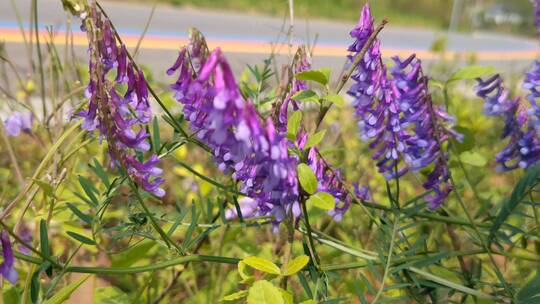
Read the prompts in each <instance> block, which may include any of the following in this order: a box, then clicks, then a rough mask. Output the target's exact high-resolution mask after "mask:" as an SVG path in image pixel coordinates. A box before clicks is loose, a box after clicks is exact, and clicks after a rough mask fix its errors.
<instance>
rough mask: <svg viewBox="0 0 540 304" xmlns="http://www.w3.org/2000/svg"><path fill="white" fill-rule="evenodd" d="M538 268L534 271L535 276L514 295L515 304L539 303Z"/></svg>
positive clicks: (539, 282)
mask: <svg viewBox="0 0 540 304" xmlns="http://www.w3.org/2000/svg"><path fill="white" fill-rule="evenodd" d="M538 286H540V268H538V270H536V275H535V276H534V277H533V278H532V279H531V280H530V281H529V282H528V283H527V284H525V286H523V287H521V289H520V290H519V291H518V293H517V294H516V304H538V303H540V288H538Z"/></svg>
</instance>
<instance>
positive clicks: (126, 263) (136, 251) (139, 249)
mask: <svg viewBox="0 0 540 304" xmlns="http://www.w3.org/2000/svg"><path fill="white" fill-rule="evenodd" d="M155 245H156V243H155V242H152V241H143V242H141V243H140V244H138V245H136V246H133V247H131V248H130V249H128V250H127V251H124V252H122V253H120V254H115V255H114V256H113V261H112V263H111V267H120V268H122V267H130V266H132V265H133V264H135V263H137V262H139V261H141V260H142V259H144V258H147V257H148V252H149V251H150V250H151V249H152V248H153V247H154V246H155Z"/></svg>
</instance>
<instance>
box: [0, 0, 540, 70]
mask: <svg viewBox="0 0 540 304" xmlns="http://www.w3.org/2000/svg"><path fill="white" fill-rule="evenodd" d="M12 2H15V3H16V5H17V9H18V11H19V13H20V15H21V17H22V19H23V23H24V26H26V27H28V26H29V25H28V19H29V18H28V16H29V12H30V3H31V1H30V0H24V1H21V0H0V40H4V41H6V42H7V50H8V54H9V56H10V57H11V58H12V59H13V60H14V61H15V63H17V64H19V65H24V63H25V60H24V56H22V55H21V54H23V52H24V48H23V46H22V44H21V42H20V40H21V37H20V33H19V32H18V30H17V29H18V25H17V22H16V20H17V19H16V15H15V14H14V11H13V6H12ZM103 6H104V7H105V9H106V10H107V12H108V14H109V15H110V17H111V19H112V21H113V23H114V24H115V25H116V27H117V28H118V29H119V31H120V32H121V35H122V36H123V37H126V38H125V40H126V41H128V43H127V44H128V46H133V45H135V44H136V41H137V38H138V36H139V35H140V34H141V32H142V31H143V27H144V25H145V23H146V20H147V19H148V16H149V14H150V11H151V7H150V6H149V5H145V4H140V3H128V2H110V1H106V2H103ZM354 9H358V11H360V7H358V8H354ZM38 12H39V23H40V28H42V29H45V27H46V26H51V25H52V26H53V28H54V29H55V30H57V31H59V33H61V32H62V31H63V30H65V20H66V13H65V12H64V10H63V9H62V5H61V2H60V0H39V1H38ZM284 19H285V18H272V17H265V16H256V15H250V14H242V13H231V12H220V11H206V10H205V11H202V10H196V9H192V8H178V7H171V6H167V5H159V6H158V7H157V9H156V11H155V14H154V18H153V19H152V21H151V24H150V27H149V30H148V33H147V35H146V38H145V40H144V43H143V45H142V49H141V52H140V56H139V59H140V61H141V62H142V63H143V64H146V65H148V66H151V67H152V68H153V69H154V70H155V71H156V72H159V71H165V69H166V68H167V67H168V66H169V65H170V64H171V63H172V62H173V61H174V59H175V55H176V53H177V49H178V48H179V46H180V45H182V44H183V43H184V42H185V39H186V37H187V30H188V28H189V27H191V26H194V27H197V28H199V29H200V30H201V31H202V32H203V33H204V34H205V35H206V37H207V39H208V41H209V43H210V46H211V47H215V46H222V48H223V50H224V51H225V52H226V53H227V54H228V57H229V60H230V61H231V63H232V65H233V68H234V69H235V70H236V71H239V70H240V69H241V68H242V67H243V66H244V65H245V64H246V63H250V64H253V63H257V62H260V61H261V60H262V59H264V58H266V57H267V56H268V55H267V54H268V52H269V50H270V49H271V47H270V43H271V42H274V43H275V42H279V43H284V42H286V40H287V38H286V37H285V35H284V32H285V31H286V30H287V29H288V26H289V25H288V20H284ZM75 22H76V20H75ZM295 23H296V24H295V30H294V42H295V43H296V44H301V43H307V42H310V43H313V41H314V39H315V37H316V41H317V43H316V49H315V56H316V57H315V59H314V64H315V66H334V67H336V66H339V67H341V66H342V64H343V60H344V55H345V54H346V52H345V49H346V47H347V45H348V44H350V42H351V39H350V38H349V36H348V33H349V31H350V29H351V28H352V27H353V26H354V24H353V23H338V22H330V21H323V20H301V19H296V20H295ZM75 29H76V27H75ZM441 34H443V33H438V32H436V31H432V30H424V29H410V28H401V27H399V28H398V27H393V26H392V25H391V20H390V25H389V26H387V28H385V29H384V31H383V33H382V34H381V36H380V38H381V40H382V45H383V54H384V56H385V57H387V58H388V57H391V56H393V55H396V54H397V55H400V56H406V55H407V54H410V53H413V52H415V53H417V54H418V56H419V57H420V58H421V59H423V60H424V61H430V60H433V59H435V58H436V57H435V56H434V54H432V53H430V52H429V49H430V46H431V44H432V42H433V41H434V39H435V38H436V37H438V35H441ZM444 34H446V33H444ZM59 36H61V35H59ZM80 36H81V37H82V36H83V35H82V34H81V35H80ZM447 37H448V44H447V46H448V50H449V56H450V57H453V56H456V55H457V56H459V55H460V54H461V56H464V57H466V56H469V55H470V54H472V53H474V54H475V57H476V58H478V60H479V61H480V62H482V63H485V64H494V65H496V66H498V67H500V68H502V69H505V70H508V71H520V70H522V69H524V68H526V67H527V66H529V64H530V62H531V60H533V59H534V58H539V57H540V56H539V55H540V49H539V47H538V42H537V41H534V40H528V39H523V38H517V37H511V36H504V35H498V34H487V33H476V34H456V33H451V34H448V36H447ZM280 51H281V54H282V55H283V56H286V54H287V47H286V46H283V47H281V48H280ZM77 52H78V53H79V54H81V56H84V54H85V47H84V41H83V40H81V42H80V43H79V44H78V45H77Z"/></svg>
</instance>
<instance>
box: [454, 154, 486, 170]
mask: <svg viewBox="0 0 540 304" xmlns="http://www.w3.org/2000/svg"><path fill="white" fill-rule="evenodd" d="M459 159H460V160H461V161H462V162H463V163H465V164H468V165H471V166H475V167H484V166H485V165H486V164H487V160H486V158H485V157H483V156H482V155H481V154H480V153H477V152H471V151H465V152H463V153H461V154H460V155H459Z"/></svg>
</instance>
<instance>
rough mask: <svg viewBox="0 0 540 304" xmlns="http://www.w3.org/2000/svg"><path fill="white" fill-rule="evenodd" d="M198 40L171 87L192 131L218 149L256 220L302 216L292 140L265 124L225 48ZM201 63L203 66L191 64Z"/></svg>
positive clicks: (179, 62) (182, 55)
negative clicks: (252, 205)
mask: <svg viewBox="0 0 540 304" xmlns="http://www.w3.org/2000/svg"><path fill="white" fill-rule="evenodd" d="M197 37H198V36H192V39H191V41H190V44H189V45H188V47H187V48H184V49H182V50H181V51H180V53H179V57H178V59H177V60H176V62H175V63H174V65H173V66H172V67H171V68H170V69H169V70H168V71H167V73H168V74H169V75H171V74H173V73H174V72H175V71H179V76H178V79H177V81H176V82H175V83H174V84H173V85H172V86H171V87H172V89H173V90H174V91H175V97H176V99H177V100H178V101H179V102H180V103H182V104H183V106H184V107H183V112H184V116H185V117H186V120H187V121H188V122H189V123H190V128H191V129H192V130H193V131H194V132H195V133H196V134H197V136H198V137H199V139H200V140H201V141H202V142H203V143H205V144H206V145H207V146H208V147H209V148H210V149H211V150H213V151H214V160H215V162H216V163H217V166H218V168H219V169H220V170H221V171H223V172H224V173H228V174H231V176H232V177H233V179H234V180H236V181H238V182H240V190H241V191H242V192H243V193H244V194H245V195H246V196H247V197H249V198H251V199H253V200H254V202H255V204H256V208H255V209H256V210H254V211H253V215H254V216H263V215H271V216H273V217H274V218H275V221H276V223H279V222H281V221H283V220H284V219H285V217H286V216H287V214H291V213H292V214H294V216H298V215H299V210H300V209H299V208H298V186H297V180H296V170H295V168H296V160H295V159H294V158H292V157H290V156H289V155H288V151H287V141H286V139H285V138H284V137H283V136H282V135H281V134H278V132H277V131H276V129H275V127H274V124H273V122H272V121H271V120H270V119H268V120H267V121H266V123H263V122H262V121H261V119H260V117H259V115H258V114H257V112H256V110H255V107H254V106H253V104H252V103H251V102H250V101H248V100H244V99H243V97H242V95H241V94H240V91H239V88H238V86H237V83H236V81H235V79H234V76H233V74H232V71H231V68H230V66H229V64H228V62H227V61H226V59H225V57H224V56H223V54H222V52H221V50H220V49H219V48H218V49H215V50H214V51H212V52H211V53H210V54H208V55H207V53H206V52H199V53H198V54H194V53H193V52H190V50H193V49H199V50H201V49H205V47H206V46H205V45H203V44H204V40H202V39H200V38H197ZM193 59H195V60H196V61H197V62H199V64H198V66H199V68H197V67H196V65H192V64H191V62H190V61H191V60H193Z"/></svg>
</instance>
